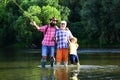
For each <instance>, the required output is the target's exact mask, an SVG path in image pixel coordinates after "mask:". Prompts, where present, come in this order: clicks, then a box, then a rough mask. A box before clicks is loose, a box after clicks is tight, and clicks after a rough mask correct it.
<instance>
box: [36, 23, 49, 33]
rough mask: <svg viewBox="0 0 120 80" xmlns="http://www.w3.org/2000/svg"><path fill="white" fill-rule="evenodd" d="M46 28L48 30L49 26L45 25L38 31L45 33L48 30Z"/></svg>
mask: <svg viewBox="0 0 120 80" xmlns="http://www.w3.org/2000/svg"><path fill="white" fill-rule="evenodd" d="M46 28H47V25H44V26H41V27H40V28H39V29H38V31H40V32H43V33H44V32H45V30H46Z"/></svg>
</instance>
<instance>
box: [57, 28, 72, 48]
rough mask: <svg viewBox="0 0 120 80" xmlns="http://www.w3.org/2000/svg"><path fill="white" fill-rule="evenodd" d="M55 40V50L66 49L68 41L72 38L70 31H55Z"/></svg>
mask: <svg viewBox="0 0 120 80" xmlns="http://www.w3.org/2000/svg"><path fill="white" fill-rule="evenodd" d="M55 37H56V39H57V42H56V43H57V49H61V48H68V41H69V39H70V38H72V37H73V35H72V33H71V32H70V30H66V31H62V30H60V29H58V30H56V36H55Z"/></svg>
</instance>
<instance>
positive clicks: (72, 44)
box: [69, 37, 80, 67]
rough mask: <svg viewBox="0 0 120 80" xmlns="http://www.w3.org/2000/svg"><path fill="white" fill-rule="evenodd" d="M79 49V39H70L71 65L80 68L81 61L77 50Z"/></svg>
mask: <svg viewBox="0 0 120 80" xmlns="http://www.w3.org/2000/svg"><path fill="white" fill-rule="evenodd" d="M78 47H79V45H78V43H77V38H76V37H73V38H71V39H70V42H69V48H70V62H71V65H73V64H75V63H76V64H77V66H78V67H79V66H80V64H79V59H78V55H77V48H78Z"/></svg>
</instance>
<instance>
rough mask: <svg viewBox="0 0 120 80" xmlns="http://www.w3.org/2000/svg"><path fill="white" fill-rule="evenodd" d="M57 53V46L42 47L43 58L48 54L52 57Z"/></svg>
mask: <svg viewBox="0 0 120 80" xmlns="http://www.w3.org/2000/svg"><path fill="white" fill-rule="evenodd" d="M54 53H55V46H46V45H42V56H47V55H48V54H49V55H50V56H51V57H52V56H54Z"/></svg>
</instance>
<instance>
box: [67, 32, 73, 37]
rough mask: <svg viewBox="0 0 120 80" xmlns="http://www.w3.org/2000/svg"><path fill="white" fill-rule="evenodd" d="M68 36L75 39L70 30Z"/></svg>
mask: <svg viewBox="0 0 120 80" xmlns="http://www.w3.org/2000/svg"><path fill="white" fill-rule="evenodd" d="M68 34H69V39H71V38H73V35H72V33H71V31H70V30H68Z"/></svg>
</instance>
